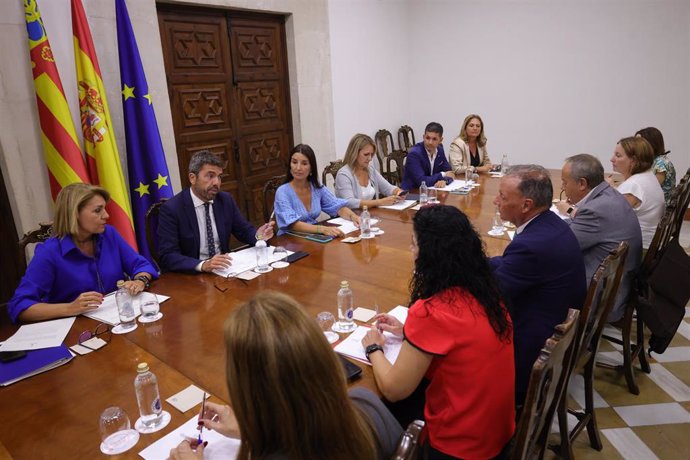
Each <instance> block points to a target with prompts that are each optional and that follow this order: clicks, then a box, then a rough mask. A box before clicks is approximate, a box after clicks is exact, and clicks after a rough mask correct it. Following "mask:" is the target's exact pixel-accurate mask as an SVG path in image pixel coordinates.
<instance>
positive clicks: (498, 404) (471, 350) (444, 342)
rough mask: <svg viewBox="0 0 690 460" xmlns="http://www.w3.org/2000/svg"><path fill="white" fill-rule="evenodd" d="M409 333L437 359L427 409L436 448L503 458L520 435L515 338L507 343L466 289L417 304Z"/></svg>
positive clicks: (431, 372) (468, 455)
mask: <svg viewBox="0 0 690 460" xmlns="http://www.w3.org/2000/svg"><path fill="white" fill-rule="evenodd" d="M506 316H507V313H506ZM404 333H405V339H406V340H407V341H408V342H409V343H410V344H411V345H412V346H414V347H416V348H418V349H420V350H422V351H423V352H425V353H429V354H432V355H434V358H433V360H432V361H431V365H430V366H429V369H428V371H427V373H426V377H427V378H428V379H429V380H430V382H431V383H430V384H429V387H428V388H427V390H426V403H425V406H424V416H425V418H426V426H427V429H428V432H429V441H430V443H431V445H432V446H433V447H434V448H435V449H437V450H439V451H441V452H443V453H446V454H448V455H452V456H455V457H461V458H463V459H474V458H477V459H480V458H481V459H486V458H491V457H494V456H496V455H498V454H499V453H500V451H501V449H502V448H503V446H504V445H505V444H506V443H507V442H508V440H509V439H510V438H511V436H512V435H513V432H514V431H515V362H514V357H513V343H512V335H511V340H510V341H509V342H507V341H501V340H500V339H499V337H498V336H497V335H496V333H495V332H494V330H493V329H492V328H491V325H490V324H489V320H488V318H487V317H486V314H485V313H484V309H483V308H482V307H481V305H480V304H479V303H478V302H477V300H476V299H475V298H474V297H473V296H472V295H471V294H469V293H468V292H467V291H465V290H464V289H460V288H451V289H447V290H445V291H443V292H441V293H439V294H437V295H435V296H433V297H431V298H429V299H424V300H418V301H417V302H415V303H414V305H412V307H411V308H410V311H409V314H408V316H407V321H406V322H405V327H404Z"/></svg>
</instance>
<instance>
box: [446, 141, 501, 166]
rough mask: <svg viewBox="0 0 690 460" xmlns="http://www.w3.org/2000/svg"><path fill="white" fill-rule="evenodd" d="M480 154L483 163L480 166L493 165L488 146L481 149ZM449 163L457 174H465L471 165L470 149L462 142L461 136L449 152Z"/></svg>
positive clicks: (453, 143) (452, 144) (452, 143)
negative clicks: (487, 149)
mask: <svg viewBox="0 0 690 460" xmlns="http://www.w3.org/2000/svg"><path fill="white" fill-rule="evenodd" d="M479 154H480V155H481V157H482V161H481V163H480V164H479V166H483V165H485V164H487V163H491V159H489V154H488V152H487V151H486V144H484V146H483V147H479ZM448 162H449V163H450V167H451V168H452V170H453V172H454V173H455V174H464V173H465V169H467V167H468V166H469V165H470V147H469V146H468V145H467V143H466V142H465V141H464V140H462V138H461V137H460V136H458V137H456V138H455V140H454V141H453V142H451V144H450V149H449V151H448Z"/></svg>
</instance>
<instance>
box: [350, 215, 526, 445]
mask: <svg viewBox="0 0 690 460" xmlns="http://www.w3.org/2000/svg"><path fill="white" fill-rule="evenodd" d="M410 249H411V251H412V255H413V257H414V258H415V271H414V275H413V277H412V280H411V282H410V290H411V295H410V305H411V306H410V310H409V313H408V316H407V320H406V322H405V325H404V326H403V324H402V323H400V322H399V321H398V320H397V319H395V318H394V317H392V316H390V315H379V317H378V327H379V328H380V329H381V330H384V331H388V332H392V333H394V334H397V335H402V336H404V338H405V340H404V342H403V345H402V349H401V350H400V355H399V356H398V359H397V361H396V362H395V364H391V363H390V362H389V361H388V360H387V359H386V357H385V356H384V354H383V353H382V352H380V351H381V350H380V348H378V347H377V345H378V346H381V347H385V338H384V336H383V335H382V334H381V333H380V332H379V331H378V330H377V329H376V328H372V330H371V331H369V333H368V334H367V335H366V337H365V338H364V339H363V340H362V345H363V346H365V347H366V348H367V357H368V358H369V360H370V361H371V364H372V366H373V368H374V376H375V379H376V383H377V385H378V387H379V389H380V390H381V393H383V395H384V396H385V398H386V399H388V400H389V401H393V402H394V401H400V400H402V399H405V398H407V397H408V396H410V395H411V394H412V393H413V392H414V390H415V388H417V386H418V385H419V384H420V382H421V381H422V378H423V377H426V378H427V379H428V380H429V386H428V387H427V389H426V399H425V403H424V418H425V420H426V427H427V429H428V440H429V447H428V451H429V454H430V456H429V458H430V459H447V458H463V459H488V458H494V457H496V456H499V455H500V454H501V451H502V450H503V448H504V446H505V445H506V444H507V443H508V441H509V440H510V439H511V437H512V436H513V432H514V430H515V396H514V391H515V386H514V385H515V364H514V357H513V340H512V338H513V332H512V325H511V322H510V318H509V316H508V313H507V311H506V309H505V307H504V306H503V303H502V301H501V297H500V293H499V289H498V285H497V282H496V280H495V279H494V277H493V275H492V274H491V270H490V268H489V264H488V263H487V260H486V255H485V253H484V249H483V246H482V241H481V239H480V238H479V236H478V235H477V233H476V232H475V230H474V228H473V227H472V224H471V223H470V221H469V220H468V219H467V216H465V215H464V214H463V213H462V212H461V211H459V210H458V209H457V208H454V207H451V206H430V207H426V208H422V209H421V210H420V211H419V212H418V213H417V214H416V215H415V217H414V234H413V235H412V244H411V245H410Z"/></svg>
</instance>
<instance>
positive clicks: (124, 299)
mask: <svg viewBox="0 0 690 460" xmlns="http://www.w3.org/2000/svg"><path fill="white" fill-rule="evenodd" d="M115 303H116V304H117V314H118V315H119V316H120V324H119V325H118V326H119V330H120V332H121V333H122V332H130V331H133V330H134V329H136V327H137V323H136V321H135V320H136V318H137V315H136V313H134V305H133V303H132V295H131V294H130V293H129V290H127V288H125V282H124V281H123V280H120V281H118V282H117V292H116V293H115Z"/></svg>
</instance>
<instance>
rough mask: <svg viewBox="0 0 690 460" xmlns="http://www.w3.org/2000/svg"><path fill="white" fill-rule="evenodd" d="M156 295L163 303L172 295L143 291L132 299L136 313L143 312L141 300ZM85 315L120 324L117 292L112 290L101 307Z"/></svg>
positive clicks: (112, 324) (108, 322)
mask: <svg viewBox="0 0 690 460" xmlns="http://www.w3.org/2000/svg"><path fill="white" fill-rule="evenodd" d="M154 295H155V296H156V298H157V299H158V303H159V304H160V303H163V302H165V301H166V300H168V299H169V298H170V297H169V296H167V295H162V294H154V293H153V292H142V293H141V294H139V295H137V296H135V297H134V299H133V301H132V307H133V308H134V314H135V315H137V316H139V315H140V314H141V308H140V305H141V302H143V301H144V300H146V299H148V298H151V297H153V296H154ZM84 316H86V317H88V318H91V319H95V320H96V321H100V322H102V323H107V324H110V325H111V326H114V325H116V324H120V315H119V314H118V313H117V302H115V293H114V292H111V293H110V294H108V295H107V296H105V297H103V303H102V304H101V306H100V307H98V308H96V309H95V310H92V311H89V312H87V313H84Z"/></svg>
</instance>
